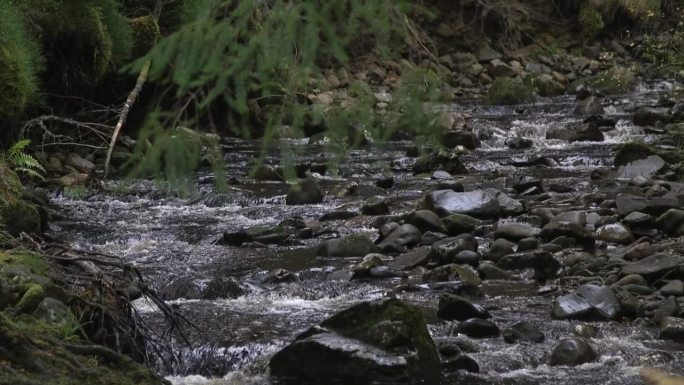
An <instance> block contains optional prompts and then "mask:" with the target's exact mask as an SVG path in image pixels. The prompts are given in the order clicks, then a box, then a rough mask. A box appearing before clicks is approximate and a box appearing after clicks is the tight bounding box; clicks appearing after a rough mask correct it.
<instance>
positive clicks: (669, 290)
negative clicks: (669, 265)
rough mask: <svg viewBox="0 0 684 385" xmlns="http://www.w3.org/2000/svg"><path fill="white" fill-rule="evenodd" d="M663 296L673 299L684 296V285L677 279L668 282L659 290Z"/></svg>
mask: <svg viewBox="0 0 684 385" xmlns="http://www.w3.org/2000/svg"><path fill="white" fill-rule="evenodd" d="M660 292H661V293H662V294H663V295H674V296H675V297H681V296H684V284H682V281H681V280H679V279H675V280H672V281H670V282H668V283H667V284H666V285H665V286H663V287H661V288H660Z"/></svg>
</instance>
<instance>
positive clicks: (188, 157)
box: [130, 113, 201, 194]
mask: <svg viewBox="0 0 684 385" xmlns="http://www.w3.org/2000/svg"><path fill="white" fill-rule="evenodd" d="M150 143H151V145H149V146H148V144H150ZM135 153H136V155H137V156H136V157H134V158H132V159H131V161H130V163H131V164H132V166H133V172H132V176H133V177H148V176H149V177H154V178H158V179H164V180H166V181H167V182H169V183H170V184H171V185H173V186H176V187H177V188H178V189H179V190H180V192H181V193H185V194H187V193H189V192H191V191H192V186H193V185H192V179H191V175H192V172H193V171H195V170H196V169H197V167H198V166H199V162H200V155H201V138H200V134H198V133H196V132H194V131H192V130H189V129H187V128H176V129H166V128H165V127H164V126H162V124H161V123H160V116H159V114H157V113H155V114H152V115H151V116H150V118H149V121H148V124H146V128H145V129H144V130H143V131H142V132H141V137H140V140H138V144H137V147H136V149H135Z"/></svg>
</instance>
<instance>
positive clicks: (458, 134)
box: [442, 130, 482, 150]
mask: <svg viewBox="0 0 684 385" xmlns="http://www.w3.org/2000/svg"><path fill="white" fill-rule="evenodd" d="M442 144H444V146H445V147H446V148H450V149H452V148H456V147H458V146H462V147H464V148H467V149H468V150H474V149H476V148H479V147H480V146H481V145H482V143H481V142H480V139H479V138H478V137H477V135H475V133H473V132H472V131H464V130H449V131H447V132H445V133H444V135H443V137H442Z"/></svg>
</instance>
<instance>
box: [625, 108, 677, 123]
mask: <svg viewBox="0 0 684 385" xmlns="http://www.w3.org/2000/svg"><path fill="white" fill-rule="evenodd" d="M670 119H671V118H670V109H669V108H667V107H639V108H637V110H636V111H634V119H633V120H634V124H636V125H637V126H655V125H656V124H657V123H658V122H660V123H661V124H667V123H669V122H670Z"/></svg>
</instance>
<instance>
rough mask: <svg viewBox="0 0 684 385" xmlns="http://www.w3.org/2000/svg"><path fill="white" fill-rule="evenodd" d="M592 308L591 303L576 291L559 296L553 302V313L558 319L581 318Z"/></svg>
mask: <svg viewBox="0 0 684 385" xmlns="http://www.w3.org/2000/svg"><path fill="white" fill-rule="evenodd" d="M591 310H592V306H591V304H590V303H589V302H588V301H587V300H586V299H584V298H582V297H580V296H578V295H577V294H575V293H572V294H568V295H564V296H562V297H559V298H557V299H556V301H554V303H553V310H552V312H551V315H552V316H553V318H557V319H570V318H581V317H584V316H585V315H587V314H589V313H590V312H591Z"/></svg>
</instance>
